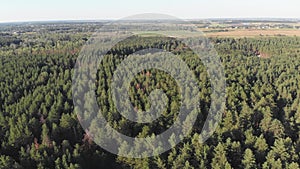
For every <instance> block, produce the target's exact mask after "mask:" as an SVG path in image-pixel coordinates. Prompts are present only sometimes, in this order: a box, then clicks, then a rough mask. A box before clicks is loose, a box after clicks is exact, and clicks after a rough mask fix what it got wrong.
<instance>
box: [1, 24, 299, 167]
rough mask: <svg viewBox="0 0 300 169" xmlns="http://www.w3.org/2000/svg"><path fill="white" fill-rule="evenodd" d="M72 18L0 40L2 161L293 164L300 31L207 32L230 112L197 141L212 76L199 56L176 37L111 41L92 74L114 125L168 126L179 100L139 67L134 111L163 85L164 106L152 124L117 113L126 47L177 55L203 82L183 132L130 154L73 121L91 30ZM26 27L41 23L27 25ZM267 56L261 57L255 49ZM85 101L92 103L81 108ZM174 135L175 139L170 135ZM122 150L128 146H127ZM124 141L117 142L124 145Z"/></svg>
mask: <svg viewBox="0 0 300 169" xmlns="http://www.w3.org/2000/svg"><path fill="white" fill-rule="evenodd" d="M81 26H82V27H83V28H85V29H83V28H81V27H80V28H79V27H77V26H76V24H75V26H74V25H73V26H72V24H66V25H64V24H62V25H59V24H58V25H56V26H49V25H48V26H47V25H46V26H44V27H45V28H44V29H45V30H43V29H42V26H41V25H36V27H35V28H31V27H27V26H25V25H24V26H23V27H22V26H20V27H16V28H15V29H17V30H18V31H19V29H20V30H21V29H24V30H26V31H24V32H20V33H19V34H16V35H14V34H12V33H5V32H7V30H9V29H8V28H2V31H3V32H4V33H3V34H2V33H1V34H0V35H1V38H0V70H1V73H0V103H1V105H0V143H1V148H0V168H74V169H75V168H119V167H120V168H187V169H190V168H249V169H250V168H299V164H300V157H299V152H300V142H299V136H300V132H299V129H300V107H299V104H300V99H299V98H300V85H299V84H300V83H299V81H300V50H299V48H300V38H298V37H264V38H262V37H260V38H256V39H253V38H242V39H231V38H213V39H211V41H212V42H213V43H214V44H215V48H216V50H217V51H218V52H219V55H220V56H221V59H222V63H223V64H224V66H225V74H226V82H227V88H226V92H227V100H226V111H225V112H224V113H223V120H222V122H221V124H220V125H219V127H218V129H217V131H216V132H215V133H214V135H213V136H212V137H211V138H210V139H208V140H207V141H206V142H205V143H204V144H200V143H199V140H198V139H199V133H200V132H201V129H202V125H203V120H204V119H205V117H206V115H207V112H208V110H209V106H210V93H211V91H210V90H211V89H210V82H209V76H208V74H207V73H206V68H205V67H204V66H203V64H202V63H201V60H199V59H196V57H195V56H194V55H193V54H192V53H191V52H190V51H189V50H183V45H182V44H181V43H180V42H177V41H175V40H174V39H172V38H162V37H132V39H128V40H127V41H125V42H121V43H120V44H118V45H117V46H115V47H114V48H113V49H112V50H111V51H110V52H109V53H108V55H107V57H105V59H104V60H103V62H102V63H101V65H100V66H102V67H101V68H103V69H100V70H99V71H98V73H97V77H98V78H97V83H96V85H97V91H95V93H96V95H97V101H98V103H99V105H101V108H102V111H103V114H104V116H105V117H106V118H107V119H108V120H109V122H110V124H111V125H112V126H113V127H114V128H115V129H117V130H118V131H120V132H122V133H124V134H126V135H129V136H138V137H145V136H148V135H151V134H153V133H154V134H159V133H160V132H162V131H164V130H166V129H167V128H168V127H169V126H170V125H171V124H172V123H173V121H174V118H176V115H177V111H178V109H179V107H180V104H179V103H180V96H179V91H178V86H177V85H176V82H175V81H174V79H172V77H170V75H168V74H166V73H164V72H162V71H159V70H155V69H151V70H144V71H142V72H140V73H139V74H138V75H137V76H136V77H135V79H133V80H132V82H131V87H130V88H129V89H128V91H129V95H130V101H131V102H132V104H133V106H134V107H135V108H136V110H147V109H149V107H150V101H149V100H148V95H149V93H150V92H151V91H153V90H155V89H162V90H164V91H165V92H166V95H167V97H168V106H167V107H166V110H165V111H164V112H163V113H162V118H160V119H158V120H157V121H155V122H154V123H152V124H145V125H141V124H137V123H133V122H130V121H128V120H126V119H125V118H124V117H122V116H121V115H120V114H119V113H118V112H117V111H116V108H115V107H114V105H113V101H112V98H111V95H110V94H109V93H108V92H107V91H108V89H109V86H110V79H111V78H112V75H113V71H114V70H115V69H116V67H117V65H118V64H120V63H121V62H122V60H123V59H124V58H125V57H126V56H127V55H129V54H131V53H134V52H135V51H138V50H141V49H146V48H160V49H163V50H166V51H170V52H173V53H174V54H177V55H179V56H180V57H181V58H182V59H183V60H184V61H185V62H186V63H187V65H188V66H189V67H190V68H191V69H192V70H193V72H194V74H195V76H196V78H197V79H198V80H199V81H198V84H199V88H200V98H201V107H200V109H201V112H199V117H198V119H197V122H196V124H195V126H194V129H193V132H192V134H191V136H190V137H189V138H186V139H185V140H184V141H183V142H182V143H180V144H179V145H177V146H176V147H175V148H173V149H172V150H170V151H168V152H165V153H164V154H161V155H160V156H156V157H152V158H146V159H130V158H122V157H117V156H115V155H112V154H111V153H109V152H107V151H105V150H103V149H102V148H101V147H99V146H97V145H96V144H94V143H93V141H92V139H91V136H90V133H89V131H83V129H82V128H81V126H80V124H79V120H80V117H77V115H76V114H75V111H74V107H73V100H72V92H71V86H72V81H71V78H72V73H73V67H74V64H75V61H76V58H77V56H78V54H79V51H80V49H81V47H82V46H83V45H84V43H85V42H86V40H87V38H88V35H90V34H91V32H93V30H94V27H92V26H90V25H85V24H82V25H81ZM32 29H38V30H39V31H40V32H38V31H37V30H32ZM258 52H259V53H260V54H262V53H264V54H265V55H264V56H267V57H269V58H262V57H261V58H259V57H257V56H258V54H259V53H258ZM87 106H88V105H87ZM170 141H172V139H170ZM124 147H125V148H126V145H124ZM124 147H123V148H124Z"/></svg>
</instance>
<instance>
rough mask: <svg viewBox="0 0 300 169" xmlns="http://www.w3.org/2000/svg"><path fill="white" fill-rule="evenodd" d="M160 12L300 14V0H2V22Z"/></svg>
mask: <svg viewBox="0 0 300 169" xmlns="http://www.w3.org/2000/svg"><path fill="white" fill-rule="evenodd" d="M142 13H161V14H167V15H171V16H174V17H177V18H180V19H203V18H300V0H284V1H283V0H247V1H246V0H105V1H104V0H80V1H79V0H51V1H50V0H3V1H0V22H13V21H46V20H102V19H121V18H124V17H127V16H131V15H134V14H142Z"/></svg>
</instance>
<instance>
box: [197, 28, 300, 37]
mask: <svg viewBox="0 0 300 169" xmlns="http://www.w3.org/2000/svg"><path fill="white" fill-rule="evenodd" d="M201 31H203V32H204V33H205V34H206V35H207V36H210V37H257V36H300V30H299V29H263V30H261V29H236V30H234V29H231V30H228V31H224V30H220V31H218V30H209V29H202V30H201Z"/></svg>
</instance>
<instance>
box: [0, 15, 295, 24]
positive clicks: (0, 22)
mask: <svg viewBox="0 0 300 169" xmlns="http://www.w3.org/2000/svg"><path fill="white" fill-rule="evenodd" d="M118 20H124V19H122V18H121V19H120V18H109V19H45V20H12V21H0V24H9V23H31V22H109V21H118ZM135 20H141V21H143V20H148V21H150V20H151V19H135ZM153 20H154V19H153ZM155 20H157V18H156V19H155ZM159 20H160V19H159ZM161 20H171V19H161ZM178 20H181V21H203V20H246V21H247V20H250V21H251V20H253V21H263V20H270V21H283V20H287V21H299V22H300V18H296V17H295V18H291V17H208V18H178Z"/></svg>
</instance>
